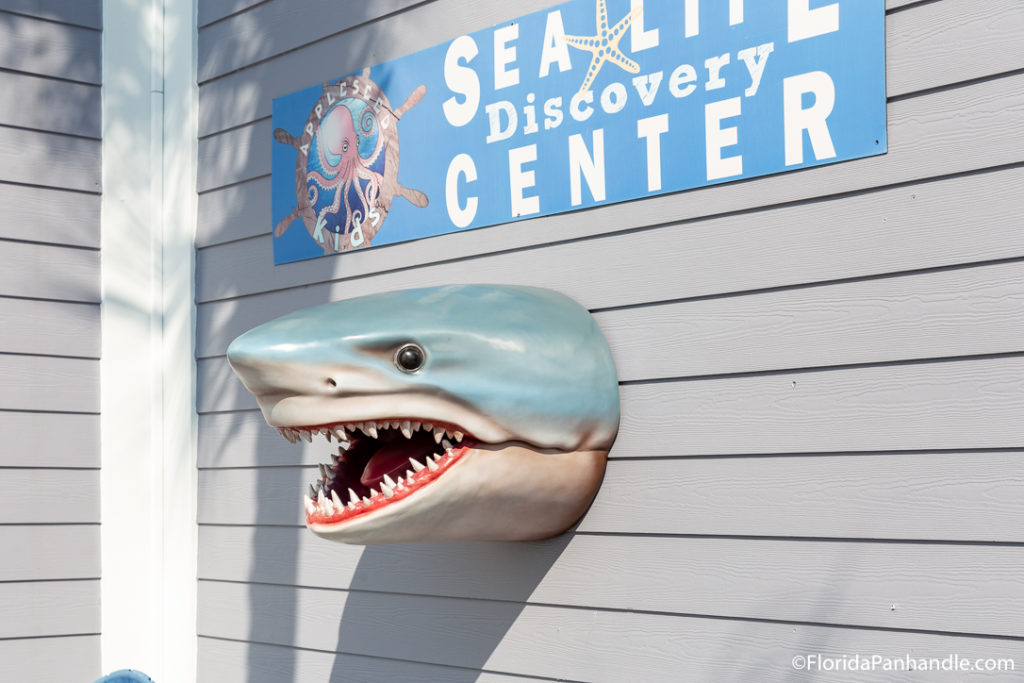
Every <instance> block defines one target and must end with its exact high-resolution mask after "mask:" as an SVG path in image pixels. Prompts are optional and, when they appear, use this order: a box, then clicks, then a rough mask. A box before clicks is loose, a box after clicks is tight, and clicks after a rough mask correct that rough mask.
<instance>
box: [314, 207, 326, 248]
mask: <svg viewBox="0 0 1024 683" xmlns="http://www.w3.org/2000/svg"><path fill="white" fill-rule="evenodd" d="M326 227H327V217H326V216H324V215H323V214H320V215H319V216H317V217H316V228H315V229H314V230H313V239H315V240H316V241H317V242H319V243H320V244H323V243H324V228H326Z"/></svg>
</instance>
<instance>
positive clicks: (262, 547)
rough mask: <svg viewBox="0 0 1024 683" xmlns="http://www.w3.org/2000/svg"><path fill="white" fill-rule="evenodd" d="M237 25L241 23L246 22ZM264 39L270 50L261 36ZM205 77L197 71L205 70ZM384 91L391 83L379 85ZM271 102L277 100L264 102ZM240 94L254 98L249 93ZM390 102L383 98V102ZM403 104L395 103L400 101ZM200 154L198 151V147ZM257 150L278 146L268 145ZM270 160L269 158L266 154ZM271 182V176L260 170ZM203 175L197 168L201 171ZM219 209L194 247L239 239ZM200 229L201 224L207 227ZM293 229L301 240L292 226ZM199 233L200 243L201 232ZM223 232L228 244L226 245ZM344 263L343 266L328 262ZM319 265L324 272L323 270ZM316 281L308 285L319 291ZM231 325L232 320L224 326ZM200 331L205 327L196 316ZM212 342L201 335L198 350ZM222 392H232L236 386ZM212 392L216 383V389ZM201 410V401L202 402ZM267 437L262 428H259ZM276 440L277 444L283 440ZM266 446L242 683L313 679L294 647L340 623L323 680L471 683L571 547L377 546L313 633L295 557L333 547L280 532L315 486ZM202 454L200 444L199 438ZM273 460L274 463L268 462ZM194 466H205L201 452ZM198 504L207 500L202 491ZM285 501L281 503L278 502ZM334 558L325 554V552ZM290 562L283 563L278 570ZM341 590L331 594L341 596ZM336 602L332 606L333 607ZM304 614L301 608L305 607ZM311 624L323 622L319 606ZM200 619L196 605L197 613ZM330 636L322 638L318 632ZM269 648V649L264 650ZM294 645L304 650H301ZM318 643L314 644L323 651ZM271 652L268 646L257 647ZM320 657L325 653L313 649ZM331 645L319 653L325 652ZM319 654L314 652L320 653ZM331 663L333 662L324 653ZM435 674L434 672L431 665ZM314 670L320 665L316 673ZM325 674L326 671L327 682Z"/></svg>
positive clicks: (350, 60)
mask: <svg viewBox="0 0 1024 683" xmlns="http://www.w3.org/2000/svg"><path fill="white" fill-rule="evenodd" d="M242 18H243V19H244V15H243V17H242ZM388 25H389V24H388V22H374V23H370V24H365V25H362V26H359V27H358V29H357V30H353V31H351V32H346V36H347V37H349V39H348V40H345V41H344V42H339V43H338V45H339V50H338V53H337V54H334V55H333V64H334V65H335V66H336V69H335V71H336V73H332V74H331V78H332V79H335V78H340V77H342V76H344V75H346V74H347V73H351V72H358V71H359V70H361V69H362V68H363V67H365V66H369V65H373V64H375V63H376V62H377V61H379V60H375V59H373V57H372V55H373V54H374V47H375V45H377V43H378V41H381V40H388V39H395V38H396V36H395V35H393V33H394V31H393V29H392V30H391V31H389V30H388V29H387V28H386V27H387V26H388ZM264 40H272V38H271V37H269V34H268V35H265V36H264ZM202 41H203V33H202V31H201V32H200V55H201V56H202V55H204V54H212V52H215V51H216V50H217V49H219V48H220V47H223V46H218V45H205V46H204V45H203V44H202ZM200 68H202V65H200ZM312 84H313V83H312V82H308V81H307V80H303V79H300V80H296V81H295V82H294V84H293V85H290V86H288V87H286V88H282V87H280V86H281V84H279V83H273V84H270V83H255V84H253V89H254V92H256V91H258V92H259V93H261V94H262V96H263V97H270V96H276V95H279V94H283V93H285V92H290V91H292V90H296V89H299V88H302V87H306V86H308V85H312ZM380 85H381V87H382V88H383V89H384V90H385V91H386V92H387V91H388V89H389V84H388V83H387V82H381V83H380ZM271 91H273V92H271ZM246 94H247V95H249V94H251V93H248V92H247V93H246ZM390 94H391V93H389V95H390ZM406 94H407V93H401V94H397V95H393V96H394V97H404V96H405V95H406ZM210 106H211V105H206V107H207V108H206V109H205V110H203V107H202V105H201V111H200V117H201V119H203V120H206V119H217V118H219V116H220V114H221V112H219V111H216V110H215V109H211V108H210ZM201 144H202V143H201ZM261 144H267V145H273V144H277V143H274V142H273V141H272V140H270V139H269V136H268V139H267V140H266V141H264V142H262V143H261ZM224 154H226V155H231V154H235V155H238V154H240V150H234V151H232V150H225V151H224ZM244 154H245V155H246V158H235V157H228V158H223V159H210V158H204V157H202V156H201V159H205V163H207V164H210V165H213V166H214V167H217V168H220V167H232V168H239V167H244V166H245V164H246V163H247V162H248V158H247V155H249V154H252V150H251V149H250V150H246V151H245V152H244ZM268 156H269V155H268ZM266 170H267V171H269V169H266ZM200 175H202V169H200ZM220 199H224V200H227V201H228V205H224V206H221V207H220V208H219V210H218V215H219V217H220V218H222V219H223V222H224V225H223V226H222V225H218V224H217V223H218V222H220V221H219V220H213V221H211V222H206V221H210V219H209V218H205V217H204V215H203V213H202V211H201V212H200V224H199V231H200V243H203V242H204V241H206V242H208V243H211V244H213V243H217V241H218V239H220V238H222V237H225V236H234V233H233V232H231V231H230V227H229V226H228V224H229V223H231V222H232V218H231V217H232V216H238V215H245V214H246V207H245V206H242V205H241V202H242V201H244V199H243V197H242V195H241V194H239V195H231V193H227V194H225V195H224V196H222V197H221V198H220ZM266 220H267V230H268V231H269V230H270V222H271V221H270V216H269V215H267V217H266ZM204 222H206V224H204ZM292 229H300V230H301V229H302V228H301V226H294V227H293V228H292ZM204 232H205V233H206V235H205V238H204V236H203V233H204ZM229 233H230V235H229ZM265 244H266V245H267V253H266V254H265V255H264V256H263V263H264V266H263V267H265V268H267V269H269V268H273V267H274V266H273V265H272V263H273V258H272V254H271V253H270V242H269V241H267V242H265ZM333 258H335V259H339V258H340V259H344V258H345V257H344V256H340V257H333ZM198 264H199V268H198V272H197V277H198V282H197V288H198V290H199V291H202V290H203V289H204V280H208V281H216V280H218V279H220V278H223V277H227V275H226V274H224V273H220V272H211V271H208V270H206V269H204V268H203V265H202V252H201V251H200V254H199V261H198ZM321 265H322V264H321ZM278 267H280V268H289V269H296V268H302V269H304V270H305V271H306V272H310V273H311V274H312V273H323V272H324V269H323V268H322V267H321V268H315V269H314V268H311V267H310V264H309V263H308V262H307V263H301V262H300V263H297V264H290V265H286V266H278ZM331 271H332V273H333V277H335V278H344V277H345V268H344V262H343V261H335V263H334V264H333V267H332V269H331ZM314 283H315V282H310V284H314ZM294 291H295V296H294V300H293V301H294V305H292V306H290V310H297V309H299V308H304V307H307V306H314V305H317V304H322V303H327V302H328V301H329V298H328V292H326V291H325V290H323V289H320V290H319V292H318V293H316V294H312V296H311V293H313V292H317V290H316V289H314V290H306V289H301V290H294ZM282 312H283V311H275V312H273V313H271V314H268V315H267V319H270V318H274V317H276V316H277V315H280V314H281V313H282ZM231 317H232V318H233V317H234V314H232V316H231ZM199 319H200V325H201V324H202V320H203V316H202V315H200V317H199ZM261 322H265V321H264V320H256V321H249V320H247V321H246V324H245V326H244V327H245V328H248V327H252V326H255V325H256V324H259V323H261ZM216 324H218V325H221V324H223V325H226V326H228V327H229V328H231V327H233V324H232V321H231V320H221V321H217V323H216ZM204 333H205V334H209V332H208V331H204V330H203V329H202V327H201V326H200V329H199V330H198V334H199V336H200V339H201V338H202V336H203V335H204ZM226 381H230V382H237V379H236V378H235V377H233V376H231V377H230V378H228V379H226ZM216 384H220V382H217V383H216ZM225 388H226V387H224V386H206V387H201V391H204V392H213V393H214V394H215V395H216V394H221V393H222V391H221V390H223V389H225ZM200 403H201V404H202V399H201V398H200ZM232 412H234V413H235V415H232V416H228V415H225V414H221V415H218V417H217V419H219V420H229V421H233V425H232V427H231V428H230V430H229V431H230V433H231V436H232V438H238V439H239V440H240V441H242V440H245V439H247V438H249V439H251V436H252V435H251V434H243V433H242V432H243V431H245V430H242V429H241V428H240V423H241V422H242V421H241V420H237V419H235V418H237V417H238V415H239V413H238V412H237V410H235V411H232ZM262 429H264V430H267V433H270V432H271V431H272V430H270V428H269V427H265V426H264V427H262ZM278 438H279V437H277V436H276V435H273V437H272V439H278ZM272 439H264V438H262V437H260V438H259V439H257V441H256V442H255V443H254V444H253V446H252V450H251V453H250V458H249V462H250V463H251V465H252V466H253V467H255V468H256V469H255V470H254V472H253V482H254V489H255V490H254V491H252V492H251V500H253V501H255V502H256V503H257V505H258V507H257V509H256V511H255V514H254V515H253V514H252V513H249V514H248V518H249V519H251V518H252V517H253V516H254V517H255V525H256V526H255V528H254V529H253V532H252V536H251V546H250V547H249V548H248V549H247V551H248V553H249V557H247V558H244V559H243V560H240V561H248V562H251V567H252V569H251V570H250V573H249V576H248V580H249V581H250V583H249V585H248V596H247V599H248V600H249V605H248V609H247V610H246V611H247V612H248V614H249V615H250V616H249V623H248V624H247V626H248V635H249V639H250V642H249V643H248V644H247V650H246V652H247V654H246V661H245V666H246V667H247V669H246V671H245V672H244V673H240V674H239V680H246V681H247V682H248V683H264V682H265V681H271V680H272V681H274V683H282V681H298V680H309V677H308V676H307V677H306V678H303V677H304V676H305V674H304V672H307V671H308V670H309V665H308V661H309V660H310V658H309V657H307V655H311V654H314V653H310V652H309V651H302V650H298V649H295V648H293V647H289V646H290V645H292V644H299V645H305V646H306V647H308V645H307V644H306V643H307V635H308V633H309V630H308V629H312V628H315V629H320V630H322V631H323V632H326V631H327V630H328V629H330V630H333V628H334V624H335V623H336V624H337V640H336V645H335V646H334V647H335V651H336V653H337V654H336V655H334V657H333V665H332V667H331V672H330V679H329V680H330V681H335V682H341V681H346V682H351V681H361V680H430V681H437V682H441V681H454V682H459V683H461V682H463V681H466V682H468V681H475V680H476V679H477V678H478V677H479V670H480V669H482V668H483V667H485V666H486V665H487V663H488V661H489V660H490V659H491V656H492V654H493V653H494V652H495V650H496V649H497V648H498V646H499V645H500V643H501V642H502V640H503V639H504V638H505V635H506V633H507V632H508V631H509V629H510V628H511V627H512V625H513V624H514V623H515V621H516V620H517V618H518V617H519V615H520V614H521V612H522V611H523V609H524V606H525V604H524V603H525V601H526V600H528V599H529V598H530V596H531V595H532V594H533V592H534V591H535V589H536V587H537V585H538V584H539V583H540V581H541V580H542V579H543V578H544V576H545V575H546V574H547V573H548V571H549V569H550V568H551V566H552V564H553V563H554V562H555V561H556V560H557V559H558V557H559V556H560V555H561V554H562V552H563V551H564V549H565V548H566V546H567V545H568V543H569V542H570V540H571V538H572V532H568V533H566V534H563V535H561V536H559V537H557V538H554V539H551V540H547V541H539V542H531V543H446V544H422V545H417V544H406V545H394V546H372V547H367V548H365V549H363V551H362V553H361V555H360V556H359V559H358V561H357V564H356V566H355V569H354V571H353V573H352V577H351V580H350V581H349V582H348V585H347V586H346V585H344V581H343V580H342V581H339V582H337V583H334V584H332V585H331V586H329V587H325V588H327V589H328V590H329V591H330V594H331V595H330V596H329V597H326V599H325V602H326V601H330V603H331V605H330V606H329V609H330V610H337V609H338V607H339V606H340V612H335V613H334V614H332V615H331V618H332V620H333V619H337V622H333V621H332V622H327V621H324V622H323V623H319V624H311V623H309V622H310V621H312V620H313V619H314V616H313V615H312V614H311V613H309V610H308V600H310V599H314V600H315V599H316V598H311V597H310V595H311V594H313V593H316V592H317V591H315V590H314V589H315V588H316V587H317V586H315V585H314V586H310V587H309V588H298V587H297V586H296V584H300V583H303V582H304V581H305V583H306V584H307V585H308V584H309V582H308V580H306V579H307V578H308V576H309V572H306V571H304V569H303V566H302V563H303V561H304V560H303V553H302V550H301V546H304V545H305V543H307V542H312V543H323V544H328V545H333V544H331V542H329V541H325V540H320V539H311V538H310V539H306V538H304V537H303V535H304V534H308V533H309V532H307V531H305V530H301V529H294V533H287V534H282V533H281V528H280V526H281V523H282V510H283V511H285V512H284V514H285V515H286V517H285V518H286V519H289V521H290V515H291V514H292V513H291V512H288V511H290V510H293V509H294V510H295V514H296V515H297V513H298V509H299V507H300V506H301V495H302V493H303V492H304V491H305V489H306V486H307V484H308V482H309V481H311V480H312V479H313V478H314V477H315V471H314V470H313V469H312V468H311V467H309V466H308V465H306V466H299V465H298V457H299V456H298V455H296V460H295V461H292V462H295V463H296V466H294V467H293V466H287V467H281V466H268V465H271V464H273V465H278V464H279V460H280V459H279V458H277V457H275V456H274V453H275V452H276V449H277V448H278V447H279V446H278V445H273V444H271V441H272ZM201 443H202V434H201ZM272 451H273V452H272ZM201 459H203V455H202V453H201ZM216 461H217V454H216V453H209V455H208V457H207V458H206V459H205V465H201V466H206V467H210V466H214V467H216V466H218V464H217V462H216ZM204 495H205V496H211V495H213V493H212V492H209V491H208V492H206V493H205V494H204ZM284 498H287V499H288V501H287V502H286V501H284V500H283V499H284ZM326 552H328V553H330V552H331V551H326ZM336 553H337V556H339V557H341V556H343V555H344V554H346V553H351V549H345V548H342V547H341V546H338V547H337V551H336ZM284 558H287V561H286V562H282V560H283V559H284ZM268 564H274V565H275V566H276V567H277V570H276V571H275V573H274V577H273V582H274V584H276V585H274V586H273V590H272V592H273V595H274V598H273V600H272V602H273V603H274V604H261V601H262V602H263V603H267V601H268V594H269V592H268V586H267V584H266V583H265V582H266V581H267V578H266V575H265V574H263V573H261V569H260V568H261V567H266V566H267V565H268ZM339 588H340V589H342V590H338V589H339ZM335 598H337V601H335ZM304 604H305V605H307V607H303V605H304ZM319 607H321V609H320V610H318V611H319V614H318V616H322V615H323V613H324V612H325V611H328V606H325V605H323V604H321V605H319ZM200 610H202V606H200ZM324 635H325V636H326V635H327V634H326V633H324ZM268 638H272V642H268ZM300 641H301V642H300ZM319 642H321V641H319V640H318V641H317V643H319ZM264 643H266V644H264ZM316 647H317V649H319V647H320V645H319V644H318V645H317V646H316ZM327 647H329V646H326V645H325V646H324V649H326V648H327ZM316 654H319V653H316ZM326 656H328V657H329V656H330V654H329V653H328V654H327V655H326ZM432 665H433V666H432ZM313 668H314V669H319V666H314V667H313ZM325 673H326V672H325Z"/></svg>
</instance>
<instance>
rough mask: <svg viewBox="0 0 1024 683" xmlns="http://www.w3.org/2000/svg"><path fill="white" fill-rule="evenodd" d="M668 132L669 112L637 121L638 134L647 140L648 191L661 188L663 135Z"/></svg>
mask: <svg viewBox="0 0 1024 683" xmlns="http://www.w3.org/2000/svg"><path fill="white" fill-rule="evenodd" d="M667 132H668V114H659V115H657V116H652V117H650V118H646V119H640V120H639V121H637V122H636V136H637V138H638V139H640V140H646V141H647V191H648V192H656V191H658V190H660V189H661V136H662V134H663V133H667Z"/></svg>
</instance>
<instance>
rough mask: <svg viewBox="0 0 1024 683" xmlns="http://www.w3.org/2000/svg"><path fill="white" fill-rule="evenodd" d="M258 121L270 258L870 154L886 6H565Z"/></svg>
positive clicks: (600, 2)
mask: <svg viewBox="0 0 1024 683" xmlns="http://www.w3.org/2000/svg"><path fill="white" fill-rule="evenodd" d="M273 123H274V129H275V130H274V139H275V141H276V142H275V143H274V145H273V180H272V186H273V189H272V191H273V225H274V262H275V263H286V262H290V261H297V260H301V259H307V258H313V257H316V256H322V255H326V254H333V253H338V252H342V251H346V250H348V249H356V248H365V247H369V246H371V245H372V246H380V245H385V244H393V243H395V242H404V241H407V240H415V239H420V238H423V237H430V236H433V235H440V234H444V233H450V232H455V231H459V230H468V229H472V228H478V227H483V226H488V225H497V224H501V223H509V222H514V221H518V220H523V219H526V218H532V217H535V216H544V215H549V214H556V213H562V212H565V211H572V210H575V209H582V208H586V207H590V206H597V205H601V204H610V203H615V202H622V201H627V200H632V199H638V198H642V197H649V196H653V195H659V194H664V193H667V192H676V191H679V190H686V189H690V188H695V187H703V186H706V185H712V184H715V183H722V182H728V181H732V180H738V179H741V178H752V177H756V176H763V175H767V174H771V173H778V172H781V171H787V170H790V169H796V168H804V167H807V166H816V165H821V164H828V163H834V162H837V161H844V160H847V159H855V158H859V157H865V156H870V155H874V154H882V153H884V152H885V151H886V137H885V10H884V2H883V0H838V1H833V2H828V1H827V0H747V1H746V2H744V0H646V1H643V0H572V1H571V2H567V3H564V4H562V5H558V6H556V7H553V8H551V9H548V10H543V11H540V12H535V13H533V14H528V15H526V16H523V17H520V18H519V19H516V20H514V21H512V22H509V23H505V24H500V25H498V26H495V27H493V28H489V29H485V30H482V31H477V32H475V33H472V34H469V35H465V36H460V37H458V38H456V39H455V40H452V41H450V42H448V43H444V44H442V45H437V46H435V47H432V48H428V49H426V50H423V51H421V52H418V53H416V54H412V55H408V56H405V57H402V58H399V59H395V60H393V61H390V62H387V63H385V64H380V65H378V66H375V67H372V68H369V69H365V70H364V71H363V72H362V73H358V74H352V75H349V76H346V77H344V78H341V79H339V80H337V81H332V82H330V83H325V84H322V85H317V86H314V87H311V88H307V89H305V90H301V91H299V92H295V93H292V94H290V95H285V96H283V97H279V98H277V99H275V100H274V109H273ZM399 143H401V146H400V145H399Z"/></svg>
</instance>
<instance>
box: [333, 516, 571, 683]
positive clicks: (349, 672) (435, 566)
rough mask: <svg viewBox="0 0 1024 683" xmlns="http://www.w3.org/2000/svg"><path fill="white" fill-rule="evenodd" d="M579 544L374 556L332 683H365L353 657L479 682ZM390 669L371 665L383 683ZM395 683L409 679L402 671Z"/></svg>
mask: <svg viewBox="0 0 1024 683" xmlns="http://www.w3.org/2000/svg"><path fill="white" fill-rule="evenodd" d="M572 534H573V531H569V532H567V533H564V534H562V535H561V536H557V537H555V538H552V539H548V540H546V541H534V542H502V543H498V542H494V543H485V542H476V543H472V542H466V543H432V544H422V545H420V544H408V545H394V546H368V547H367V548H366V549H365V550H364V551H363V554H362V557H361V558H360V560H359V565H358V567H357V568H356V571H355V574H354V576H353V578H352V581H351V584H350V590H349V592H348V595H347V597H346V599H345V607H344V611H343V612H342V614H341V621H340V623H339V625H338V644H337V647H336V649H337V651H338V653H339V654H338V656H337V658H336V659H335V662H334V666H333V669H332V671H331V677H330V681H331V682H332V683H341V682H342V681H353V680H361V679H362V677H361V675H360V674H359V673H356V672H355V671H354V670H353V668H352V667H353V664H354V662H353V661H352V658H350V657H346V656H345V653H362V654H371V655H373V656H374V657H381V658H386V659H391V660H407V661H409V660H411V661H414V662H423V663H432V664H444V665H447V666H446V668H433V667H431V669H430V672H429V674H428V675H429V678H430V680H432V681H436V682H437V683H442V682H444V683H463V682H466V683H468V682H470V681H475V680H477V677H478V676H479V674H480V670H481V669H484V668H486V666H487V664H488V661H489V660H490V658H491V655H492V654H493V653H494V652H495V650H496V649H497V647H498V646H499V644H500V643H501V642H502V640H503V639H504V637H505V635H506V633H508V631H509V629H510V628H511V627H512V625H513V624H514V623H515V621H516V619H517V618H518V617H519V615H520V613H521V612H522V611H523V608H524V607H525V603H526V601H527V600H529V598H530V596H531V595H532V594H533V592H534V590H535V589H536V588H537V586H538V584H539V583H540V582H541V580H543V578H544V576H545V575H546V574H547V573H548V570H549V569H550V568H551V566H552V565H553V564H554V563H555V561H556V560H557V559H558V557H559V556H560V555H561V554H562V552H563V551H564V550H565V548H566V546H567V545H568V544H569V542H570V540H571V539H572ZM324 542H327V541H324ZM392 663H393V664H394V665H396V667H398V668H399V669H405V668H406V667H404V666H401V663H400V662H392ZM356 665H357V666H359V665H363V663H362V662H360V663H358V664H356ZM388 665H389V662H386V661H379V660H378V661H375V662H374V663H373V670H374V671H375V672H376V673H377V674H378V675H383V678H382V679H381V680H383V679H387V678H388V676H387V673H388V669H389V666H388ZM456 667H459V668H456ZM360 673H361V672H360ZM367 673H369V672H367ZM410 673H411V672H410ZM394 675H395V678H394V680H398V679H399V678H401V673H400V671H399V670H396V671H395V672H394ZM413 675H415V674H413ZM420 675H424V673H423V672H421V674H420ZM367 680H370V679H367Z"/></svg>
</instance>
